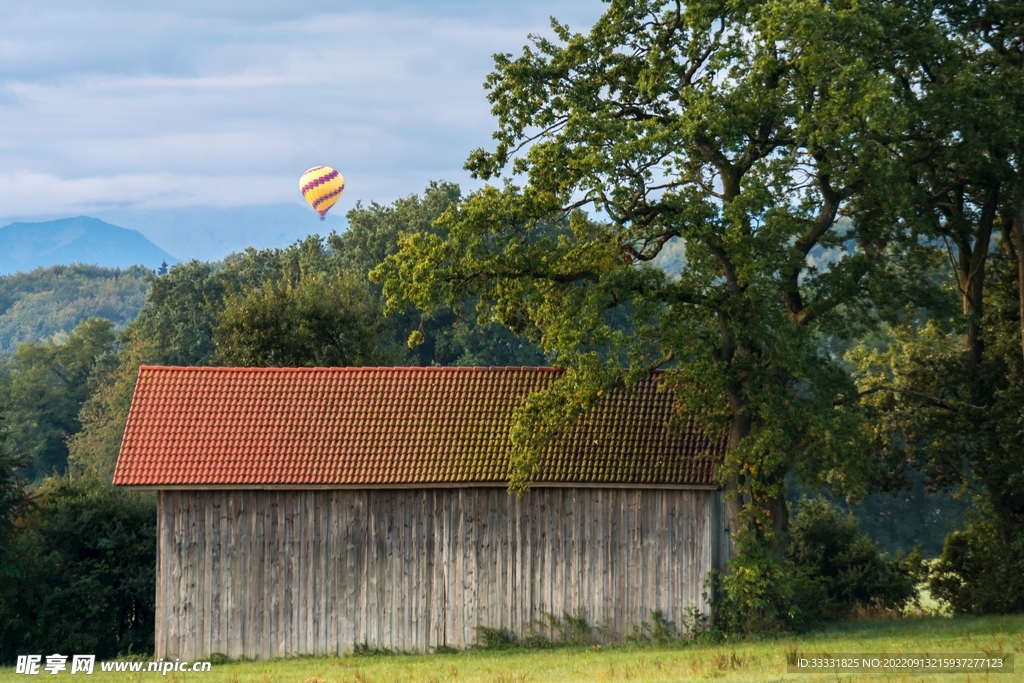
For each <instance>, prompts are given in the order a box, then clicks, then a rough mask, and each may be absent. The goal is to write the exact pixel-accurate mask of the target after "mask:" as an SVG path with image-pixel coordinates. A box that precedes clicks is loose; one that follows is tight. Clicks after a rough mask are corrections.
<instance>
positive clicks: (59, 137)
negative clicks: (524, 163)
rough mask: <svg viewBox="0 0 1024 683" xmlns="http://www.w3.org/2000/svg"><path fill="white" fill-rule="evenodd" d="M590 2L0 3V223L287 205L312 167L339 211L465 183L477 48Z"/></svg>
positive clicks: (517, 37)
mask: <svg viewBox="0 0 1024 683" xmlns="http://www.w3.org/2000/svg"><path fill="white" fill-rule="evenodd" d="M602 9H603V5H602V4H601V3H600V2H599V1H598V0H550V1H548V2H516V3H506V2H493V1H490V2H488V1H470V0H462V1H458V2H438V3H434V2H383V3H382V2H373V3H371V2H345V3H341V2H339V3H296V2H271V1H268V0H248V1H245V2H241V1H240V2H235V1H223V0H206V1H205V2H202V1H186V2H170V3H140V2H127V1H125V2H116V1H110V2H97V1H94V2H87V3H83V2H46V1H45V0H42V1H37V2H32V3H26V2H23V1H16V2H15V1H9V0H0V16H3V17H4V18H3V21H2V22H0V216H19V217H22V218H29V219H31V218H33V217H38V218H44V217H45V218H52V217H56V216H60V215H77V214H81V213H86V214H92V215H98V214H102V213H103V212H104V211H105V210H106V211H110V210H118V211H121V212H122V213H124V212H125V211H128V212H131V211H134V212H136V213H138V212H140V211H146V210H163V211H167V210H169V209H181V208H183V207H185V208H187V207H219V208H226V207H240V206H249V207H251V206H258V205H269V204H281V203H292V202H297V201H301V199H300V198H299V197H298V190H297V179H298V176H299V174H300V173H301V172H302V171H303V170H305V169H306V168H307V167H309V166H312V165H316V164H327V165H332V166H335V167H336V168H338V170H339V171H341V172H342V173H343V174H344V175H345V177H346V180H347V189H346V193H345V196H344V197H343V198H342V201H341V203H340V204H339V205H338V206H337V207H336V209H335V211H336V212H337V213H339V214H342V213H344V212H345V211H347V210H348V209H349V208H351V207H352V206H353V205H354V204H355V202H356V201H357V200H362V201H363V202H364V203H366V202H369V201H374V200H375V201H378V202H382V203H384V202H390V201H391V200H393V199H395V198H396V197H399V196H404V195H408V194H410V193H413V192H419V191H421V190H422V189H423V188H424V187H425V185H426V183H427V181H429V180H432V179H444V180H453V181H456V182H460V183H462V184H463V186H464V187H469V186H470V185H471V181H470V180H469V178H468V176H467V174H466V173H465V172H464V171H463V170H462V164H463V163H464V161H465V158H466V156H467V154H468V153H469V151H470V150H472V149H473V148H475V147H478V146H481V145H483V146H487V145H488V144H489V141H490V134H491V132H492V131H493V128H494V121H493V119H492V118H491V116H490V113H489V105H488V103H487V101H486V99H485V92H484V90H483V87H482V83H483V80H484V78H485V76H486V74H487V73H488V71H489V70H490V68H491V65H492V60H491V55H492V54H493V53H495V52H519V50H520V49H521V47H522V46H523V45H524V44H525V43H526V42H527V40H526V37H527V34H529V33H531V32H542V33H550V29H549V27H548V17H549V16H551V15H554V16H556V17H557V18H558V19H559V20H560V21H563V22H568V23H569V24H570V25H571V26H572V27H574V28H578V29H580V30H583V29H585V28H587V27H588V26H589V25H590V24H591V23H593V21H594V19H596V18H597V16H598V15H599V13H600V12H601V11H602ZM129 227H131V226H129ZM172 253H173V252H172Z"/></svg>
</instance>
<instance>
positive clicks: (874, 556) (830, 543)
mask: <svg viewBox="0 0 1024 683" xmlns="http://www.w3.org/2000/svg"><path fill="white" fill-rule="evenodd" d="M787 560H788V563H789V565H790V567H791V571H792V576H793V603H794V604H795V606H796V607H797V608H798V609H799V615H800V620H801V621H802V622H804V623H805V624H810V623H813V622H815V621H826V620H834V619H842V618H846V617H849V616H851V614H852V613H853V612H854V610H855V609H857V608H858V607H867V608H884V609H899V608H902V607H903V606H904V605H906V603H907V602H908V601H910V600H911V599H913V598H914V597H915V595H916V591H915V588H914V577H913V576H912V575H911V572H910V571H909V570H907V569H905V568H903V567H901V566H900V563H899V562H898V561H897V560H895V559H893V558H890V557H888V556H886V555H885V554H883V553H882V552H881V550H879V548H878V546H876V545H875V544H874V543H873V542H872V541H871V539H869V538H868V537H867V536H865V535H864V534H861V533H860V532H859V531H858V528H857V521H856V519H855V518H854V517H853V515H850V514H843V513H842V512H840V511H839V510H838V509H837V508H836V507H835V506H833V505H831V504H830V503H828V502H827V501H825V500H822V499H807V498H803V499H801V501H800V507H799V511H798V513H797V514H796V515H795V517H794V518H793V520H792V523H791V525H790V530H789V545H788V549H787Z"/></svg>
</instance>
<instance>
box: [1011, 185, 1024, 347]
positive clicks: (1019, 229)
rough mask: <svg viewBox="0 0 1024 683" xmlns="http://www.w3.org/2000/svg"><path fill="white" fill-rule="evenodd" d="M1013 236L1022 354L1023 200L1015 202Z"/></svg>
mask: <svg viewBox="0 0 1024 683" xmlns="http://www.w3.org/2000/svg"><path fill="white" fill-rule="evenodd" d="M1013 235H1014V237H1016V239H1017V245H1016V246H1017V250H1016V251H1017V299H1018V302H1019V304H1018V305H1019V307H1020V308H1019V311H1020V348H1021V353H1022V354H1024V199H1019V200H1017V211H1016V213H1015V214H1014V216H1013Z"/></svg>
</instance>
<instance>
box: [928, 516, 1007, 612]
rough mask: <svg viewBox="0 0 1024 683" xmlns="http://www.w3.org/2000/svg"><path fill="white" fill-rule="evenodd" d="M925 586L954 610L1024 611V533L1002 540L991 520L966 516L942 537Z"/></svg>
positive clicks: (933, 595)
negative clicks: (960, 527)
mask: <svg viewBox="0 0 1024 683" xmlns="http://www.w3.org/2000/svg"><path fill="white" fill-rule="evenodd" d="M928 588H929V590H930V591H931V594H932V597H934V598H936V599H938V600H943V601H945V602H948V603H949V604H950V606H951V607H952V608H953V612H954V613H955V614H1008V613H1011V612H1021V611H1024V538H1020V537H1016V538H1010V539H1006V541H1004V539H1002V538H1000V535H999V534H998V533H997V531H996V525H995V524H993V523H992V522H991V520H989V519H987V518H985V517H983V516H979V517H978V518H976V519H973V520H971V523H970V524H969V525H968V527H967V529H966V530H964V531H955V532H953V533H951V534H950V535H949V536H947V537H946V542H945V544H944V545H943V547H942V556H941V557H940V558H939V560H938V562H936V563H935V564H934V565H933V566H932V568H931V572H930V576H929V577H928Z"/></svg>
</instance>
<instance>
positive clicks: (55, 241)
mask: <svg viewBox="0 0 1024 683" xmlns="http://www.w3.org/2000/svg"><path fill="white" fill-rule="evenodd" d="M165 261H166V262H167V265H172V264H175V263H178V259H176V258H174V257H173V256H171V255H170V254H168V253H167V252H166V251H164V250H163V249H161V248H160V247H158V246H156V245H155V244H153V243H152V242H150V241H149V240H148V239H146V238H145V237H144V236H143V235H142V233H140V232H138V231H136V230H128V229H126V228H119V227H118V226H116V225H111V224H109V223H105V222H103V221H101V220H99V219H97V218H89V217H88V216H77V217H75V218H62V219H60V220H55V221H46V222H43V223H11V224H10V225H7V226H4V227H3V228H0V274H9V273H16V272H28V271H31V270H34V269H36V268H39V267H40V266H42V267H49V266H54V265H61V264H63V265H68V264H71V263H84V264H91V265H97V266H106V267H108V268H127V267H128V266H133V265H142V266H146V267H147V268H151V269H156V268H158V267H159V266H160V264H161V263H163V262H165Z"/></svg>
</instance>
